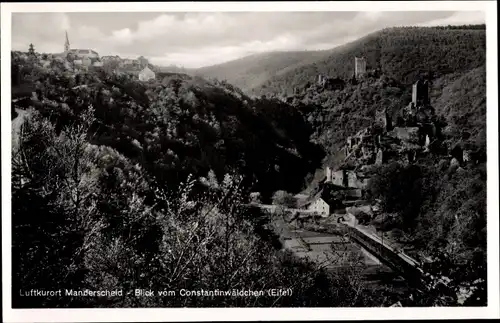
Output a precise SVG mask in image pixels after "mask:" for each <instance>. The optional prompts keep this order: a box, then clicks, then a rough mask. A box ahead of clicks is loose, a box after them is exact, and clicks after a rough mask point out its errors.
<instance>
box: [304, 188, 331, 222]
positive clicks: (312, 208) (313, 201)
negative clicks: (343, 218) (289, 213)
mask: <svg viewBox="0 0 500 323" xmlns="http://www.w3.org/2000/svg"><path fill="white" fill-rule="evenodd" d="M299 207H300V208H301V209H305V210H307V211H309V212H311V213H317V214H319V215H321V216H323V217H328V216H330V204H328V203H327V202H326V201H325V200H324V199H323V198H322V197H321V192H320V193H318V194H316V195H315V196H313V197H312V198H310V199H309V200H306V201H303V202H302V203H299Z"/></svg>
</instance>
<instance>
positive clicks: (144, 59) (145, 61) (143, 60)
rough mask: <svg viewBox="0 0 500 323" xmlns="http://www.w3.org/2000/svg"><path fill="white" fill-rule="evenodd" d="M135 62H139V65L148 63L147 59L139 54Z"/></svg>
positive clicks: (143, 65) (142, 65)
mask: <svg viewBox="0 0 500 323" xmlns="http://www.w3.org/2000/svg"><path fill="white" fill-rule="evenodd" d="M137 62H138V63H139V66H141V67H146V66H148V64H149V61H148V60H147V59H146V58H145V57H144V56H140V57H139V58H138V59H137Z"/></svg>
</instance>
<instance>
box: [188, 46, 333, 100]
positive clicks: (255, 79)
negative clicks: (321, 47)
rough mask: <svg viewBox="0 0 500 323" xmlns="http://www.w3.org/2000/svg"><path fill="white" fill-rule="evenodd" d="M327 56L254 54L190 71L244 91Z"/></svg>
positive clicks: (282, 53) (303, 53)
mask: <svg viewBox="0 0 500 323" xmlns="http://www.w3.org/2000/svg"><path fill="white" fill-rule="evenodd" d="M326 55H328V51H300V52H293V51H290V52H270V53H262V54H255V55H251V56H247V57H243V58H241V59H237V60H234V61H230V62H227V63H223V64H218V65H213V66H207V67H202V68H199V69H196V70H193V71H191V72H192V73H194V74H196V75H200V76H203V77H210V78H217V79H219V80H226V81H227V82H229V83H231V84H234V85H235V86H237V87H239V88H241V89H242V90H244V91H245V92H248V93H250V92H249V91H250V90H251V89H253V88H256V87H259V86H261V85H262V84H263V83H265V82H267V81H268V80H269V79H270V78H272V77H275V76H277V75H282V74H286V73H287V72H289V71H292V70H295V69H296V68H298V67H299V66H302V65H304V64H308V63H310V62H313V61H316V60H318V59H320V58H322V57H324V56H326Z"/></svg>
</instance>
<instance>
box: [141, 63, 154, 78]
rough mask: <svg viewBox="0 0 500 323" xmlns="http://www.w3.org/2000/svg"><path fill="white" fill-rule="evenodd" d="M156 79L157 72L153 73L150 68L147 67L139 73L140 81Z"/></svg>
mask: <svg viewBox="0 0 500 323" xmlns="http://www.w3.org/2000/svg"><path fill="white" fill-rule="evenodd" d="M155 77H156V74H155V72H153V71H152V70H151V69H150V68H149V67H148V66H146V67H145V68H144V69H142V71H140V72H139V80H140V81H143V82H147V81H149V80H151V79H154V78H155Z"/></svg>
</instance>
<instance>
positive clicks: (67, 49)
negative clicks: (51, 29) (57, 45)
mask: <svg viewBox="0 0 500 323" xmlns="http://www.w3.org/2000/svg"><path fill="white" fill-rule="evenodd" d="M64 51H65V52H67V51H69V39H68V32H67V31H66V42H65V43H64Z"/></svg>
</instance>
